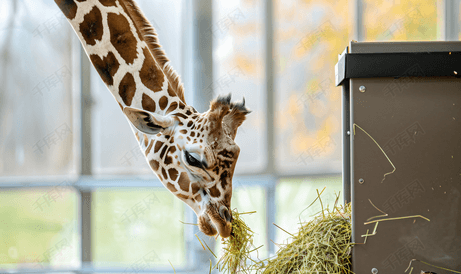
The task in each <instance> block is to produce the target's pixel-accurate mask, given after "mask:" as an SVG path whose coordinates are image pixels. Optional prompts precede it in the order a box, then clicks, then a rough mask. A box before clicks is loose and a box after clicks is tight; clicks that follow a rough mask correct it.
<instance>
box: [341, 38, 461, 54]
mask: <svg viewBox="0 0 461 274" xmlns="http://www.w3.org/2000/svg"><path fill="white" fill-rule="evenodd" d="M349 49H350V53H385V52H426V51H430V52H437V51H461V42H458V41H453V42H445V41H440V42H434V41H431V42H359V43H356V42H351V43H350V47H349Z"/></svg>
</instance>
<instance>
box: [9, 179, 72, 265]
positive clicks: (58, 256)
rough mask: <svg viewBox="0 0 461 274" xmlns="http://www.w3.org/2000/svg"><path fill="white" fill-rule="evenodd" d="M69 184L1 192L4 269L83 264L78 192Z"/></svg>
mask: <svg viewBox="0 0 461 274" xmlns="http://www.w3.org/2000/svg"><path fill="white" fill-rule="evenodd" d="M65 185H66V184H65V182H64V183H62V184H60V185H56V186H55V187H49V188H27V189H21V190H1V191H0V238H1V239H2V244H1V245H0V269H20V268H33V269H36V270H40V269H43V268H50V267H51V268H71V267H79V266H80V244H79V235H80V234H79V231H78V195H77V193H76V191H74V190H73V189H72V188H67V187H65ZM19 272H20V271H19Z"/></svg>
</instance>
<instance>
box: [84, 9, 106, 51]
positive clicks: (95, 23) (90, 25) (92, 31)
mask: <svg viewBox="0 0 461 274" xmlns="http://www.w3.org/2000/svg"><path fill="white" fill-rule="evenodd" d="M79 29H80V33H81V34H82V36H83V39H85V42H86V43H87V44H88V45H92V46H94V45H96V40H98V41H101V39H102V34H103V27H102V15H101V11H100V10H99V9H98V8H97V7H93V9H92V10H91V11H90V12H89V13H88V14H86V15H85V16H84V17H83V22H82V23H80V26H79Z"/></svg>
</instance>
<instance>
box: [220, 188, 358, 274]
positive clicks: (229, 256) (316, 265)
mask: <svg viewBox="0 0 461 274" xmlns="http://www.w3.org/2000/svg"><path fill="white" fill-rule="evenodd" d="M322 192H323V191H322ZM317 193H318V192H317ZM321 194H322V193H318V197H317V199H315V200H314V202H312V204H314V203H315V202H316V201H317V200H318V201H319V202H320V204H321V206H322V210H321V211H320V212H319V213H318V214H316V215H315V216H314V218H313V219H312V220H311V221H308V222H301V223H300V225H301V226H300V228H299V231H298V232H297V233H296V234H295V235H293V234H290V233H288V232H287V231H285V230H283V229H282V228H281V227H279V226H277V225H276V226H277V227H278V228H279V229H281V230H283V231H284V232H286V233H288V234H289V235H291V237H290V238H289V240H288V242H289V244H286V245H278V246H280V247H281V248H280V249H279V251H278V252H277V253H276V255H275V256H274V257H273V258H269V259H266V260H258V261H255V260H253V259H252V258H251V256H250V253H251V252H253V251H255V250H256V249H258V248H259V247H258V248H254V245H253V234H254V232H253V231H251V229H250V228H249V227H248V226H247V225H246V224H245V222H244V221H243V220H242V218H241V215H242V214H248V213H238V212H237V210H235V209H234V210H233V211H232V216H233V221H232V235H231V236H230V237H228V238H226V239H223V251H224V254H223V256H222V257H221V258H220V259H219V261H218V262H217V264H216V266H215V268H218V269H219V271H222V272H223V273H226V274H227V273H231V274H234V273H262V274H278V273H283V274H286V273H316V274H321V273H338V274H348V273H353V272H352V271H351V249H352V246H353V245H354V244H353V243H351V234H352V229H351V212H352V210H351V205H350V204H347V205H346V206H339V205H337V203H338V200H339V197H337V199H336V202H335V205H334V206H333V208H332V209H331V210H330V209H328V208H325V209H324V208H323V203H322V200H321V199H320V195H321ZM312 204H311V205H312ZM249 213H254V212H249ZM274 225H275V224H274Z"/></svg>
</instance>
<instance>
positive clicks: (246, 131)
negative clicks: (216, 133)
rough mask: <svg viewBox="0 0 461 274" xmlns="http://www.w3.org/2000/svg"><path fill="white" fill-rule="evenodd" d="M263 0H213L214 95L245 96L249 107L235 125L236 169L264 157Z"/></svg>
mask: <svg viewBox="0 0 461 274" xmlns="http://www.w3.org/2000/svg"><path fill="white" fill-rule="evenodd" d="M263 19H264V14H263V1H261V0H246V1H217V0H216V1H213V24H212V27H211V29H210V35H213V78H214V80H213V83H211V85H210V88H212V89H213V91H214V93H215V94H214V96H217V95H218V94H221V95H224V94H228V93H232V98H233V100H241V99H242V98H243V97H245V100H246V105H247V107H248V108H250V109H251V110H252V112H251V114H249V115H248V116H247V120H246V121H245V122H244V123H243V125H242V126H241V127H240V128H239V129H238V134H237V137H236V139H235V141H236V143H237V144H238V145H239V146H240V156H239V160H238V162H237V166H236V169H235V171H236V173H237V174H238V173H256V172H258V171H261V170H262V169H263V168H264V165H265V162H266V161H265V159H266V145H265V144H266V141H265V130H266V124H265V113H266V109H265V101H266V100H265V95H264V94H265V84H264V59H263V58H264V36H263V34H264V32H263V31H264V26H263V21H264V20H263Z"/></svg>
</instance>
